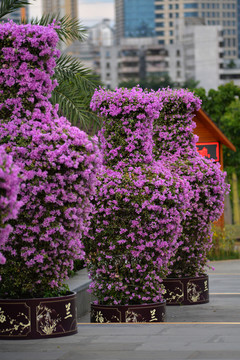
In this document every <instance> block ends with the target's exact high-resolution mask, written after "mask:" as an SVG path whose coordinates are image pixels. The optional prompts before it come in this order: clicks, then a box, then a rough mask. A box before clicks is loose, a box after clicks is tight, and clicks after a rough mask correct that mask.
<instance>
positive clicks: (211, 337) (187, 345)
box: [0, 260, 240, 360]
mask: <svg viewBox="0 0 240 360" xmlns="http://www.w3.org/2000/svg"><path fill="white" fill-rule="evenodd" d="M212 264H213V265H214V266H215V268H216V270H215V272H212V271H209V274H210V303H209V304H204V305H193V306H179V307H167V322H166V323H158V324H105V325H104V324H103V325H102V324H89V323H88V322H89V315H86V316H84V317H83V318H81V319H79V328H78V330H79V332H78V334H76V335H73V336H69V337H64V338H58V339H47V340H24V341H21V340H19V341H13V340H1V341H0V360H30V359H31V360H121V359H124V360H135V359H136V360H155V359H156V360H163V359H164V360H165V359H166V360H168V359H171V360H175V359H176V360H181V359H192V360H193V359H198V360H212V359H216V360H233V359H238V360H239V359H240V260H237V261H234V260H233V261H224V262H215V263H212Z"/></svg>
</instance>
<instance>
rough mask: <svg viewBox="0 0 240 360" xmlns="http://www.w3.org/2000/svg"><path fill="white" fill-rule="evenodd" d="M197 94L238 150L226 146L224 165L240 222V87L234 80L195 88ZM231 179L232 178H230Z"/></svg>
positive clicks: (239, 222)
mask: <svg viewBox="0 0 240 360" xmlns="http://www.w3.org/2000/svg"><path fill="white" fill-rule="evenodd" d="M194 92H195V94H196V95H198V96H199V97H200V98H201V99H202V108H203V110H204V111H206V113H207V114H208V115H209V116H210V118H211V119H212V120H213V121H214V122H215V123H216V124H217V126H219V128H220V129H221V130H222V132H223V133H224V134H225V135H226V136H227V137H228V138H229V140H230V141H231V142H232V143H233V144H234V145H235V147H236V149H237V151H236V153H233V152H232V151H231V150H230V149H228V148H224V152H223V155H224V167H225V169H226V170H227V173H228V177H229V178H231V188H232V194H231V196H232V202H233V214H234V215H233V221H234V223H235V224H240V206H239V196H238V193H239V190H238V188H239V184H238V177H239V175H240V150H239V149H240V100H239V98H240V87H239V86H237V85H235V84H234V83H233V82H229V83H227V84H225V85H221V86H219V87H218V90H214V89H210V90H209V91H208V93H207V92H206V91H205V89H203V88H200V89H195V90H194ZM229 181H230V180H229Z"/></svg>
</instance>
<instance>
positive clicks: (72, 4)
mask: <svg viewBox="0 0 240 360" xmlns="http://www.w3.org/2000/svg"><path fill="white" fill-rule="evenodd" d="M43 13H44V14H51V13H52V14H60V16H64V15H69V16H70V17H71V18H77V17H78V7H77V0H50V1H49V0H43Z"/></svg>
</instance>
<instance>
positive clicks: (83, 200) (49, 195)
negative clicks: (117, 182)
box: [0, 22, 101, 339]
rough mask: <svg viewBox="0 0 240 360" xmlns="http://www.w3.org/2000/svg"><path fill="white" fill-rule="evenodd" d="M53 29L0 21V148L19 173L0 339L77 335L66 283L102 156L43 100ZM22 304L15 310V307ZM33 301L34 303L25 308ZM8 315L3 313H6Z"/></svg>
mask: <svg viewBox="0 0 240 360" xmlns="http://www.w3.org/2000/svg"><path fill="white" fill-rule="evenodd" d="M54 26H55V25H54V24H52V25H49V26H48V27H43V26H38V25H16V24H15V23H13V22H9V23H3V24H0V95H1V98H0V99H1V101H0V145H2V146H3V148H4V149H5V151H6V152H7V153H8V154H11V156H12V158H13V161H14V163H15V164H16V165H17V166H18V167H19V169H20V176H21V179H22V181H21V184H20V190H19V194H18V199H19V201H21V208H20V210H19V213H18V217H17V218H16V219H13V220H11V221H10V225H11V227H12V229H13V230H12V232H11V234H10V235H9V239H8V242H7V243H5V244H2V243H1V245H0V251H1V253H2V254H3V256H4V257H5V258H6V263H5V264H4V265H1V266H0V274H1V278H2V279H1V283H0V297H1V301H0V316H1V321H0V337H1V338H18V339H19V338H38V337H52V336H63V335H70V334H73V333H75V332H76V331H77V327H76V311H75V307H76V306H75V294H72V293H69V291H68V289H67V288H66V286H65V285H64V283H65V280H66V278H67V276H68V271H69V270H70V269H71V268H72V266H73V261H74V259H79V258H83V256H84V252H83V249H82V248H83V245H82V241H81V238H82V235H83V233H86V232H87V230H88V227H89V224H90V217H91V211H92V204H91V197H92V196H93V195H94V193H95V184H96V174H97V172H98V170H99V168H100V165H101V155H100V152H99V150H98V147H97V144H96V139H89V138H88V136H87V134H85V133H84V132H83V131H80V130H79V129H78V128H76V127H73V126H71V124H70V123H69V122H68V121H67V119H66V118H64V117H59V116H58V114H57V110H58V109H57V107H52V105H51V103H50V101H49V98H50V97H51V91H52V89H53V88H54V86H56V85H57V84H56V82H55V81H52V80H51V76H53V74H54V70H53V69H54V67H55V64H56V63H55V59H56V58H57V57H58V55H59V51H58V50H56V44H57V41H58V37H57V34H56V32H55V30H54ZM20 303H21V304H22V305H21V306H20V305H19V306H20V308H18V305H17V304H20ZM31 304H32V305H31ZM8 311H9V313H8Z"/></svg>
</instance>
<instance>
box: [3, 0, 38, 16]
mask: <svg viewBox="0 0 240 360" xmlns="http://www.w3.org/2000/svg"><path fill="white" fill-rule="evenodd" d="M33 1H35V0H33ZM30 4H31V2H30V1H29V0H1V1H0V19H2V18H3V17H4V16H6V15H8V14H11V13H12V12H14V11H16V10H17V9H19V8H21V7H25V6H26V5H30Z"/></svg>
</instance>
